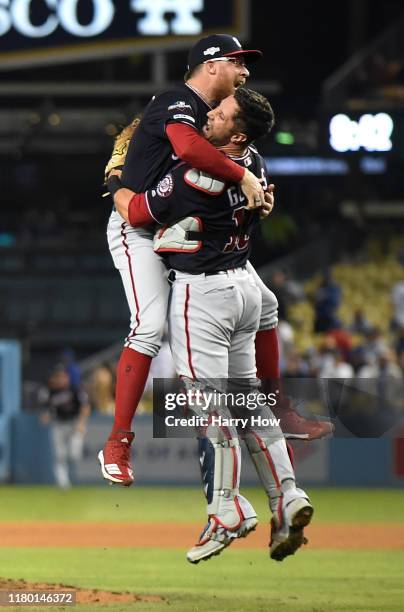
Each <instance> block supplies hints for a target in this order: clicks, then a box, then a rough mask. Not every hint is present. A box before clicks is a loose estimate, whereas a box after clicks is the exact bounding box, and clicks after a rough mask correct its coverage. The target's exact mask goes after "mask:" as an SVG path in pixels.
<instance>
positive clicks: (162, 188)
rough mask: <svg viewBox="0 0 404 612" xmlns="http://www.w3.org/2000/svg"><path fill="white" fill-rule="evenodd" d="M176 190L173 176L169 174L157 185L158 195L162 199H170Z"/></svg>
mask: <svg viewBox="0 0 404 612" xmlns="http://www.w3.org/2000/svg"><path fill="white" fill-rule="evenodd" d="M173 189H174V181H173V177H172V175H171V174H167V175H166V176H165V177H164V178H163V179H161V181H160V182H159V184H158V185H157V193H158V195H159V196H160V197H161V198H168V196H169V195H171V194H172V192H173Z"/></svg>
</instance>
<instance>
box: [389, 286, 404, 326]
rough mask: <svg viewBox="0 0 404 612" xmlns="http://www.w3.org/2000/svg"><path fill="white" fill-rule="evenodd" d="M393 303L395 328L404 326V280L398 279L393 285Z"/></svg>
mask: <svg viewBox="0 0 404 612" xmlns="http://www.w3.org/2000/svg"><path fill="white" fill-rule="evenodd" d="M391 300H392V303H393V308H394V312H393V319H392V327H393V329H397V328H404V281H398V283H396V284H395V285H394V287H393V290H392V293H391Z"/></svg>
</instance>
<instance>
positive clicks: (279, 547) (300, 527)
mask: <svg viewBox="0 0 404 612" xmlns="http://www.w3.org/2000/svg"><path fill="white" fill-rule="evenodd" d="M313 512H314V508H313V506H312V505H311V503H310V500H309V498H308V497H307V495H306V494H305V492H304V491H302V489H294V490H292V491H287V492H286V493H285V495H284V498H283V504H282V519H283V520H282V524H281V526H278V525H277V519H275V518H273V519H272V521H271V541H270V543H269V554H270V557H271V559H274V560H275V561H283V559H285V557H288V556H289V555H294V554H295V552H296V551H297V550H298V549H299V548H300V547H301V546H302V545H303V544H307V542H308V540H307V538H306V537H305V536H304V528H305V527H307V525H308V524H309V523H310V521H311V519H312V516H313Z"/></svg>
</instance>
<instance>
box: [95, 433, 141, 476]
mask: <svg viewBox="0 0 404 612" xmlns="http://www.w3.org/2000/svg"><path fill="white" fill-rule="evenodd" d="M134 437H135V434H134V433H133V432H132V431H118V433H117V434H115V435H114V436H113V437H111V438H109V440H107V442H106V444H105V446H104V449H103V450H102V451H100V452H99V453H98V461H99V462H100V465H101V472H102V475H103V476H104V478H105V480H108V481H109V484H120V485H122V486H124V487H130V485H131V484H132V482H133V481H134V477H133V470H132V466H131V464H130V446H131V444H132V441H133V438H134Z"/></svg>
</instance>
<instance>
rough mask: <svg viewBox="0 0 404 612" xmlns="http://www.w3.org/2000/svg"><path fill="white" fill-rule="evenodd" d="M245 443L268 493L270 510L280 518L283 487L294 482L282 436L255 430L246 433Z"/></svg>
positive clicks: (288, 486)
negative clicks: (260, 432)
mask: <svg viewBox="0 0 404 612" xmlns="http://www.w3.org/2000/svg"><path fill="white" fill-rule="evenodd" d="M244 440H245V443H246V446H247V449H248V452H249V453H250V457H251V459H252V461H253V463H254V466H255V469H256V471H257V474H258V476H259V478H260V480H261V483H262V486H263V487H264V489H265V492H266V494H267V495H268V499H269V505H270V507H271V510H272V512H273V513H274V514H275V513H278V515H279V518H280V512H281V502H282V495H283V488H290V486H291V485H292V486H293V484H294V482H295V473H294V470H293V466H292V463H291V461H290V457H289V453H288V450H287V447H286V442H285V440H284V438H279V439H273V438H267V437H261V436H260V435H259V434H258V433H256V432H253V431H252V432H250V433H248V434H247V435H246V436H245V438H244Z"/></svg>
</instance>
